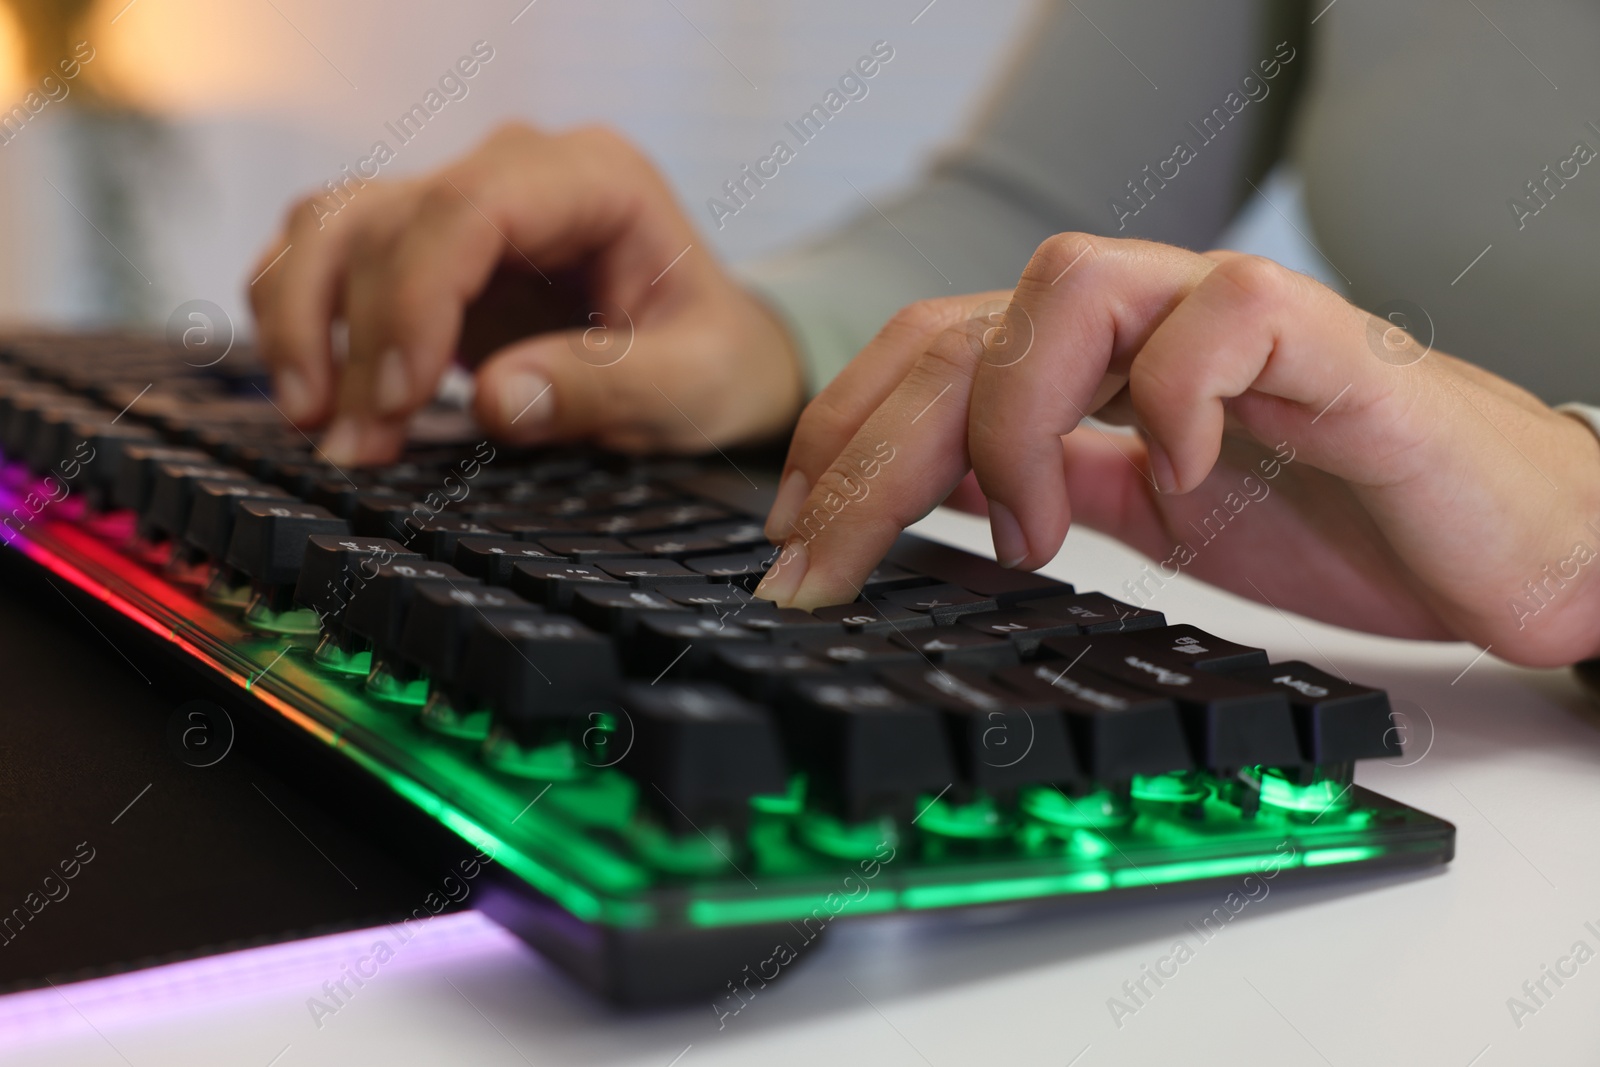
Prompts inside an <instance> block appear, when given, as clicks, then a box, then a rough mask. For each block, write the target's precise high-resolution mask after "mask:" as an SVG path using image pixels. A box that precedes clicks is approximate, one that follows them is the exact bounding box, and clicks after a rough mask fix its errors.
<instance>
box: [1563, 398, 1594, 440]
mask: <svg viewBox="0 0 1600 1067" xmlns="http://www.w3.org/2000/svg"><path fill="white" fill-rule="evenodd" d="M1556 410H1557V411H1559V412H1562V413H1563V414H1567V415H1571V416H1573V417H1574V418H1576V419H1580V420H1582V421H1583V422H1585V423H1587V424H1588V426H1589V429H1591V430H1593V431H1594V432H1595V436H1597V437H1600V407H1595V406H1594V405H1593V404H1557V405H1556Z"/></svg>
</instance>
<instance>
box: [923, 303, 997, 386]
mask: <svg viewBox="0 0 1600 1067" xmlns="http://www.w3.org/2000/svg"><path fill="white" fill-rule="evenodd" d="M983 338H984V324H983V323H982V322H979V321H977V320H974V319H966V320H963V321H962V322H959V323H957V324H955V325H954V326H947V327H945V328H944V329H943V330H941V331H939V333H938V334H937V335H936V336H935V337H934V338H933V340H932V341H930V342H929V343H928V347H927V348H926V349H925V350H924V351H923V353H922V355H920V356H918V357H917V361H916V363H914V364H912V367H911V372H910V374H908V375H907V378H908V379H909V378H925V379H927V380H929V381H937V382H939V383H941V385H944V384H948V383H949V382H950V381H951V380H952V379H965V378H971V377H972V376H973V373H974V372H975V371H976V370H977V367H978V365H979V364H980V363H981V362H982V361H983V354H984V346H983Z"/></svg>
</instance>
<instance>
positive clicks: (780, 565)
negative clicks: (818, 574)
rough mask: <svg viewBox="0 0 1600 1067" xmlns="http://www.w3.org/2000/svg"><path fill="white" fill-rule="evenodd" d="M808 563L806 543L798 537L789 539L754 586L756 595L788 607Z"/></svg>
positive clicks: (798, 588) (797, 589) (804, 575)
mask: <svg viewBox="0 0 1600 1067" xmlns="http://www.w3.org/2000/svg"><path fill="white" fill-rule="evenodd" d="M810 563H811V560H810V558H809V557H808V556H807V555H806V543H805V542H804V541H802V540H800V539H799V538H798V537H797V538H795V539H794V540H792V541H790V542H789V543H788V544H786V545H784V546H783V551H781V552H779V553H778V559H777V562H776V563H774V564H773V565H772V566H771V567H770V568H769V569H768V570H767V576H766V577H765V578H763V579H761V584H760V585H758V586H756V596H758V597H760V598H761V599H763V600H770V601H772V602H773V603H774V604H777V605H778V606H779V607H780V608H782V607H788V606H789V605H790V604H792V603H793V602H794V595H795V594H796V593H798V592H799V591H800V583H801V582H803V581H805V577H806V568H807V567H808V566H809V565H810Z"/></svg>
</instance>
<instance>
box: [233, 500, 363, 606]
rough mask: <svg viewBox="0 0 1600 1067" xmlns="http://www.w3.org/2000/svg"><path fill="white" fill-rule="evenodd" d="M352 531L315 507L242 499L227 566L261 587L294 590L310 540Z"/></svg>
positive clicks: (329, 514)
mask: <svg viewBox="0 0 1600 1067" xmlns="http://www.w3.org/2000/svg"><path fill="white" fill-rule="evenodd" d="M349 532H350V524H349V523H347V522H345V521H344V520H343V519H341V518H338V517H337V516H335V515H334V514H333V513H332V512H330V511H329V510H328V509H327V508H319V507H317V506H316V505H314V504H302V503H299V502H298V501H296V502H293V503H289V502H283V503H280V502H278V501H275V500H249V499H246V500H242V501H240V502H239V506H238V509H237V510H236V511H235V512H234V521H233V536H232V537H231V538H230V540H229V541H228V553H227V563H228V565H229V566H230V567H233V568H234V569H236V570H237V571H238V572H239V573H240V574H243V575H245V576H247V577H249V578H251V579H253V580H254V581H256V582H257V583H259V584H260V585H263V586H289V587H293V586H294V584H295V583H296V581H298V579H299V577H300V562H301V560H302V559H304V558H305V553H306V540H307V539H308V538H310V537H311V536H313V535H315V534H341V535H344V534H348V533H349Z"/></svg>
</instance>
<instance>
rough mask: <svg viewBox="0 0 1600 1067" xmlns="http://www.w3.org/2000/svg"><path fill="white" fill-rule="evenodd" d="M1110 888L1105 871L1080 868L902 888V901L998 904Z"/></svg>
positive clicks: (921, 904) (937, 904) (924, 904)
mask: <svg viewBox="0 0 1600 1067" xmlns="http://www.w3.org/2000/svg"><path fill="white" fill-rule="evenodd" d="M1110 888H1111V876H1110V875H1108V874H1106V872H1105V871H1078V872H1076V873H1074V874H1062V875H1056V876H1054V877H1046V878H1007V879H1004V880H1000V879H995V880H992V881H985V882H969V883H966V884H962V885H930V886H921V887H918V888H916V889H906V890H902V891H901V893H900V902H901V903H902V904H903V905H905V906H906V907H907V908H912V909H918V910H920V909H924V908H955V907H960V906H962V905H964V904H996V903H999V902H1000V901H1003V900H1026V899H1028V898H1029V897H1050V896H1055V895H1057V894H1060V893H1099V892H1103V891H1105V890H1107V889H1110Z"/></svg>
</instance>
